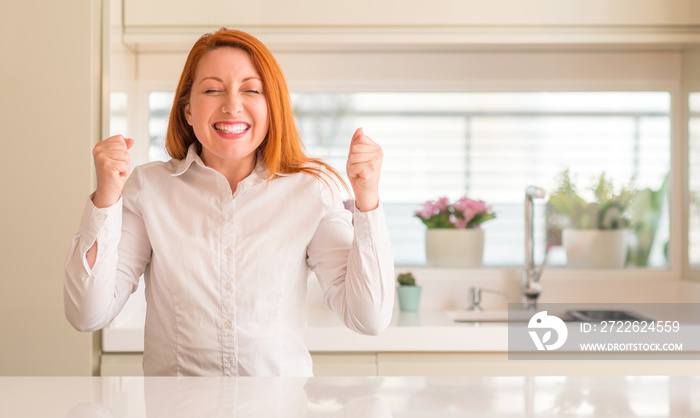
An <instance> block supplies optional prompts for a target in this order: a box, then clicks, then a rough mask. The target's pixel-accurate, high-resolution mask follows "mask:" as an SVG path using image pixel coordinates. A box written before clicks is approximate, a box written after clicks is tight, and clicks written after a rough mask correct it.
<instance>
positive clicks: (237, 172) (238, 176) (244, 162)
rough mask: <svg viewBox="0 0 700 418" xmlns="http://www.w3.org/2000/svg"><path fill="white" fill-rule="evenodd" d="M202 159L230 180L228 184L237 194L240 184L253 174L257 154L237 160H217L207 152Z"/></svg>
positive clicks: (203, 153) (232, 191)
mask: <svg viewBox="0 0 700 418" xmlns="http://www.w3.org/2000/svg"><path fill="white" fill-rule="evenodd" d="M200 157H201V158H202V162H204V164H205V165H206V166H207V167H210V168H213V169H214V170H216V171H218V172H219V173H221V175H223V176H224V177H226V180H228V183H229V185H230V186H231V193H232V194H233V193H235V192H236V186H238V183H239V182H241V181H242V180H243V179H245V178H246V177H248V176H249V175H250V173H252V172H253V169H255V163H256V161H257V156H256V153H255V152H253V153H251V154H250V155H248V156H245V157H243V158H241V159H237V160H229V159H222V158H217V157H216V156H212V155H210V154H208V153H205V152H202V155H201V156H200Z"/></svg>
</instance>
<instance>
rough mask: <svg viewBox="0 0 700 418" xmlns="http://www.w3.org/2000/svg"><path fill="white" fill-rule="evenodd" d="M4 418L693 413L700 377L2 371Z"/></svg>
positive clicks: (699, 410) (0, 412)
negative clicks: (55, 374) (40, 374)
mask: <svg viewBox="0 0 700 418" xmlns="http://www.w3.org/2000/svg"><path fill="white" fill-rule="evenodd" d="M0 393H1V394H2V402H0V416H2V417H61V418H62V417H70V418H83V417H91V418H115V417H129V418H139V417H148V418H160V417H239V418H247V417H292V418H296V417H312V418H313V417H353V418H354V417H357V418H359V417H362V418H388V417H464V416H480V417H483V416H489V417H491V416H493V417H535V416H536V417H550V416H551V417H569V416H571V417H573V416H594V417H628V416H629V417H661V416H677V417H688V416H698V415H700V402H698V399H700V377H682V376H681V377H678V376H673V377H668V376H619V377H563V376H562V377H556V376H555V377H517V376H514V377H471V378H467V377H465V378H435V377H366V378H363V377H361V378H356V377H313V378H208V377H177V378H176V377H172V378H170V377H147V378H143V377H103V378H99V377H0Z"/></svg>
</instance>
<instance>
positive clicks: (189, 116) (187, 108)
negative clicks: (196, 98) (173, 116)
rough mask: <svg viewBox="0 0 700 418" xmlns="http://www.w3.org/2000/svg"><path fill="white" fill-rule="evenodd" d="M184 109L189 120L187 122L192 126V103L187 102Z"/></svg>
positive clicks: (186, 118)
mask: <svg viewBox="0 0 700 418" xmlns="http://www.w3.org/2000/svg"><path fill="white" fill-rule="evenodd" d="M182 111H183V113H184V114H185V120H186V121H187V123H188V124H189V125H190V126H192V122H191V119H192V112H191V111H190V104H189V103H187V104H186V105H185V107H184V109H182Z"/></svg>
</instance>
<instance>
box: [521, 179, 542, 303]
mask: <svg viewBox="0 0 700 418" xmlns="http://www.w3.org/2000/svg"><path fill="white" fill-rule="evenodd" d="M545 194H546V193H545V191H544V189H542V188H540V187H535V186H528V187H527V189H525V268H524V269H523V276H522V289H523V303H524V304H526V306H527V307H528V308H534V307H535V306H536V305H537V298H538V297H539V296H540V293H542V285H541V284H540V277H541V276H542V271H543V270H544V267H545V265H546V264H547V252H546V251H545V254H544V260H543V261H542V265H540V267H539V268H537V267H535V261H534V246H535V245H534V241H535V239H534V232H533V229H534V225H533V224H534V220H533V218H534V213H533V212H534V202H533V200H534V199H542V198H544V196H545Z"/></svg>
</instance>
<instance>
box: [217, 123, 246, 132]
mask: <svg viewBox="0 0 700 418" xmlns="http://www.w3.org/2000/svg"><path fill="white" fill-rule="evenodd" d="M214 129H216V130H217V131H219V132H221V133H225V134H242V133H243V132H245V131H247V130H249V129H250V124H249V123H245V122H235V123H224V122H217V123H215V124H214Z"/></svg>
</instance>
